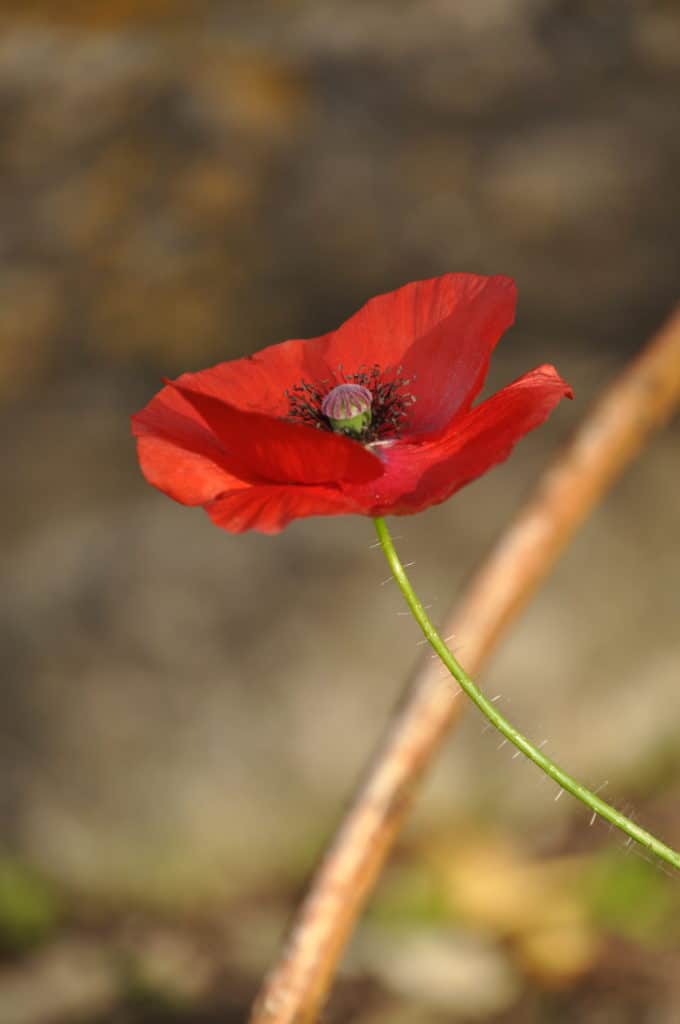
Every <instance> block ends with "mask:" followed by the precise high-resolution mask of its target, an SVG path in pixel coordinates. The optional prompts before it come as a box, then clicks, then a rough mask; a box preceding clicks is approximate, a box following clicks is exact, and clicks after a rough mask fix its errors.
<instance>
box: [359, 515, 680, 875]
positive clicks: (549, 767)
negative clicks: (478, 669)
mask: <svg viewBox="0 0 680 1024" xmlns="http://www.w3.org/2000/svg"><path fill="white" fill-rule="evenodd" d="M375 528H376V531H377V534H378V539H379V541H380V544H381V547H382V549H383V551H384V552H385V557H386V558H387V561H388V562H389V566H390V569H391V570H392V573H393V575H394V578H395V580H396V581H397V583H398V584H399V588H400V590H401V592H402V594H403V595H404V597H405V598H406V603H407V604H408V606H409V608H410V609H411V612H412V614H413V617H414V619H415V620H416V622H417V623H418V625H419V626H420V628H421V629H422V631H423V633H424V634H425V637H426V639H427V641H428V643H429V644H430V646H431V647H432V648H433V649H434V650H435V651H436V653H437V654H438V655H439V657H440V658H441V660H442V661H443V662H444V664H445V665H446V667H447V669H448V670H449V672H450V673H451V675H452V676H453V678H454V679H455V680H456V682H457V683H458V684H459V685H460V688H461V689H462V690H464V691H465V693H466V694H467V695H468V697H469V698H470V700H472V701H473V702H474V703H475V704H476V705H477V707H478V708H479V710H480V711H481V712H482V714H483V715H484V716H485V717H486V718H487V719H488V720H489V722H491V724H492V725H493V726H495V727H496V729H498V731H499V732H500V733H502V735H503V736H505V738H506V739H507V740H509V741H510V743H512V744H514V746H515V747H517V749H518V750H521V752H522V753H523V754H524V755H525V756H526V757H528V758H529V760H530V761H533V762H534V764H536V765H538V767H539V768H541V769H542V771H544V772H545V774H546V775H548V776H549V777H550V778H551V779H553V781H554V782H556V783H557V785H558V786H561V787H562V789H566V790H567V792H568V793H571V794H572V796H575V797H576V799H577V800H580V801H581V802H582V803H584V804H585V805H586V806H587V807H589V808H590V809H591V811H594V812H595V813H596V814H599V815H601V817H603V818H606V820H607V821H610V822H611V823H612V825H616V827H617V828H620V829H621V831H622V832H625V833H626V835H627V836H630V838H631V839H634V840H635V841H636V842H638V843H640V845H641V846H645V847H646V848H647V849H648V850H651V851H652V853H655V854H656V855H657V857H660V858H661V859H662V860H665V861H666V862H667V863H668V864H672V865H673V867H675V868H678V869H679V870H680V853H677V852H676V851H675V850H672V849H671V848H670V847H669V846H666V844H665V843H662V842H661V840H660V839H657V838H656V836H653V835H651V833H649V832H647V831H646V830H645V829H644V828H640V826H639V825H636V824H635V822H634V821H631V820H630V819H629V818H626V816H625V815H623V814H621V812H620V811H617V810H616V808H614V807H611V806H610V805H609V804H607V803H605V801H604V800H601V799H600V797H599V796H597V795H596V794H595V793H592V792H591V791H590V790H589V789H586V787H585V786H582V785H581V783H580V782H577V781H576V779H572V777H571V775H568V774H567V773H566V772H565V771H564V770H563V769H562V768H560V767H559V766H558V765H556V764H555V762H554V761H551V760H550V758H549V757H546V755H545V754H544V753H543V752H542V751H540V750H539V749H538V747H535V746H534V745H533V743H530V741H529V740H528V739H527V738H526V736H523V735H522V733H521V732H518V730H517V729H515V727H514V725H511V724H510V722H508V721H507V719H505V718H504V717H503V715H501V714H500V713H499V711H498V710H497V708H496V706H495V705H494V704H492V703H491V701H490V700H488V699H487V698H486V697H485V696H484V694H483V693H482V692H481V690H480V689H479V688H478V687H477V685H476V684H475V683H474V682H473V681H472V679H470V676H469V675H468V674H467V672H466V671H465V669H464V668H463V667H462V665H460V664H459V662H458V661H457V660H456V658H454V656H453V654H452V653H451V651H450V650H449V648H448V647H447V646H446V644H445V643H444V641H443V640H442V638H441V637H440V635H439V633H438V632H437V630H436V629H435V628H434V626H433V625H432V623H431V621H430V619H429V617H428V615H427V612H426V611H425V609H424V608H423V606H422V604H421V603H420V601H419V600H418V598H417V597H416V595H415V593H414V591H413V588H412V587H411V584H410V582H409V579H408V576H407V575H406V573H405V572H404V568H403V566H402V564H401V562H400V561H399V556H398V555H397V552H396V551H395V549H394V544H393V543H392V538H391V536H390V533H389V530H388V529H387V524H386V523H385V520H384V519H382V518H377V519H376V520H375Z"/></svg>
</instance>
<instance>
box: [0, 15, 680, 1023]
mask: <svg viewBox="0 0 680 1024" xmlns="http://www.w3.org/2000/svg"><path fill="white" fill-rule="evenodd" d="M679 87H680V7H679V6H678V4H677V2H676V0H592V2H589V0H571V2H570V0H502V2H501V0H485V2H483V3H479V2H477V0H456V2H453V0H448V2H447V0H420V2H419V3H418V4H410V3H403V2H396V0H395V2H392V3H387V2H381V0H361V2H345V3H342V2H340V0H290V2H288V3H284V2H282V0H262V2H254V0H248V2H245V0H243V2H238V0H231V2H228V0H194V2H193V3H192V4H191V5H187V4H183V3H181V2H180V0H108V2H105V3H104V2H98V0H60V2H57V3H55V2H54V0H16V2H14V0H3V2H2V5H1V9H0V175H1V180H2V188H1V191H0V225H1V230H0V422H1V424H2V436H3V439H4V443H3V444H2V451H1V455H0V458H1V459H2V461H3V470H2V479H3V482H4V486H3V494H4V500H3V501H2V504H1V505H0V524H1V530H0V545H1V551H0V556H1V565H2V580H3V586H2V591H1V593H0V637H1V640H0V680H1V686H2V718H1V720H0V1020H1V1021H2V1024H76V1022H79V1024H150V1022H152V1021H153V1022H159V1024H165V1022H169V1021H173V1022H181V1024H188V1022H189V1021H191V1022H198V1024H201V1022H206V1024H207V1022H212V1021H215V1022H217V1021H220V1022H230V1021H234V1022H236V1021H240V1020H243V1019H244V1015H245V1012H246V1007H247V1006H248V1004H249V1001H250V999H251V997H252V995H253V994H254V991H255V989H256V987H257V984H258V980H259V979H260V977H261V974H262V972H263V971H264V969H265V967H266V965H267V963H268V962H269V961H270V960H271V958H272V956H273V955H274V952H275V950H276V949H277V943H278V941H279V938H280V935H281V932H282V928H283V926H284V923H285V921H286V919H287V917H288V915H289V914H290V912H291V909H292V907H293V906H294V905H295V902H296V900H297V899H298V897H299V894H300V892H301V889H302V886H303V884H304V879H305V877H306V876H307V874H308V872H309V870H310V868H311V866H312V865H313V863H314V861H315V858H316V856H317V854H318V852H319V850H320V849H321V847H322V844H323V842H324V839H325V837H327V836H328V834H329V832H330V830H331V829H332V827H333V825H334V823H335V822H337V820H338V817H339V815H340V813H341V810H342V807H343V804H344V801H345V800H346V798H347V796H348V794H349V793H350V791H351V789H352V787H353V785H354V783H355V780H356V779H357V777H358V774H359V772H360V770H361V768H362V766H363V765H364V763H365V760H366V758H367V756H368V755H369V753H370V751H371V750H372V748H373V746H374V743H375V741H376V738H377V737H378V735H379V734H380V733H381V731H382V729H383V725H384V722H385V720H386V718H387V716H388V715H389V713H390V711H391V709H392V707H393V706H394V704H395V701H396V700H397V698H398V696H399V694H400V692H401V690H402V688H403V685H404V681H405V671H406V670H407V669H408V668H409V667H410V666H413V665H415V664H416V662H417V659H418V655H419V653H420V650H421V649H420V648H418V647H417V646H416V644H417V640H418V635H417V633H416V631H415V627H412V626H410V625H408V624H407V620H406V619H403V618H397V612H398V611H399V610H400V608H401V605H400V600H399V596H398V594H397V592H396V590H395V589H394V588H393V587H390V586H389V585H387V586H381V585H380V584H381V582H382V581H383V580H384V579H385V577H386V576H387V570H386V568H385V566H384V565H383V564H382V562H381V557H382V556H381V555H380V553H379V552H378V551H376V550H372V549H371V547H370V545H371V544H372V542H373V533H372V528H371V524H370V522H369V521H368V520H363V519H350V518H348V519H344V518H339V519H328V520H321V519H319V520H307V521H301V522H297V523H295V524H293V525H292V526H291V527H290V528H288V529H287V530H286V531H285V532H284V533H283V534H282V535H280V536H279V537H276V538H270V537H263V536H259V535H255V534H253V535H245V536H242V537H232V536H230V535H228V534H226V533H223V532H221V531H219V530H216V529H215V528H214V527H212V526H211V525H210V524H209V522H208V520H207V518H206V517H205V516H204V515H203V514H202V513H201V512H200V511H199V510H188V509H185V508H182V507H180V506H178V505H174V504H173V503H172V502H171V501H169V500H168V499H166V498H164V497H163V496H161V495H160V494H158V493H157V492H155V491H153V490H152V489H151V488H149V487H148V486H147V485H146V484H145V483H144V481H143V480H142V478H141V475H140V474H139V471H138V468H137V464H136V460H135V456H134V447H133V444H132V442H131V440H130V438H129V425H128V417H129V414H130V413H131V412H133V411H135V410H136V409H137V408H139V407H140V406H141V405H143V404H144V403H145V402H146V401H147V400H148V399H149V397H150V396H151V395H152V394H153V392H154V391H155V390H156V389H157V387H158V385H159V380H160V377H161V376H162V375H168V376H173V375H175V374H177V373H179V372H181V371H183V370H189V369H199V368H202V367H204V366H207V365H210V364H211V363H214V362H218V361H220V360H223V359H228V358H233V357H236V356H240V355H243V354H245V353H247V352H250V351H253V350H254V349H256V348H259V347H262V346H263V345H266V344H270V343H272V342H275V341H279V340H282V339H284V338H288V337H306V336H311V335H315V334H319V333H322V332H325V331H327V330H329V329H330V328H332V327H333V326H335V325H337V324H338V323H339V322H341V321H342V320H343V319H344V318H345V317H347V316H348V315H349V314H351V313H352V312H353V311H354V310H355V309H356V308H357V307H358V306H359V305H361V304H362V303H363V302H364V301H365V300H366V299H367V298H368V297H370V296H371V295H373V294H375V293H377V292H380V291H387V290H391V289H393V288H395V287H397V286H399V285H400V284H403V283H404V282H406V281H408V280H411V279H416V278H423V277H428V276H431V275H434V274H439V273H442V272H444V271H448V270H466V271H476V272H482V273H486V272H501V273H506V274H510V275H512V276H514V277H515V278H516V279H517V282H518V285H519V291H520V307H519V315H518V321H517V325H516V326H515V327H514V328H513V330H512V331H511V332H510V333H509V335H508V337H507V338H506V339H505V340H504V341H503V342H502V343H501V345H500V347H499V349H498V354H497V357H496V359H495V363H494V367H493V370H492V374H491V380H490V387H494V388H495V387H497V386H499V385H501V384H503V383H506V382H508V381H509V380H511V379H513V378H514V377H516V376H518V375H519V374H520V373H522V372H524V371H525V370H527V369H529V368H531V367H532V366H534V365H536V364H538V363H540V362H546V361H549V362H554V363H555V364H556V365H557V366H558V368H559V370H560V371H561V372H562V374H563V375H564V376H565V377H566V378H567V379H568V380H570V381H571V382H572V384H573V385H574V387H575V390H576V396H577V397H576V401H575V402H574V403H565V404H564V406H563V407H561V408H559V409H558V410H557V412H556V413H555V414H554V415H553V417H552V420H551V422H550V424H549V425H548V426H547V427H545V428H543V429H542V430H541V431H539V432H538V433H536V434H534V435H531V436H530V437H528V438H527V439H526V440H525V441H524V442H522V444H521V445H520V446H519V448H518V450H517V452H516V453H515V455H514V457H513V458H512V460H511V461H510V462H509V463H506V464H505V465H503V466H502V467H500V468H498V469H496V470H494V472H493V473H491V474H490V475H489V476H487V477H486V478H484V479H483V480H480V481H479V482H477V483H476V484H475V485H474V486H472V487H470V488H469V489H467V490H465V491H464V492H461V494H459V495H458V496H456V497H455V499H454V500H452V501H450V502H449V503H448V504H446V505H444V506H441V507H439V508H436V509H433V510H431V511H429V512H427V513H425V514H424V515H422V516H419V517H416V518H413V519H408V518H406V519H401V520H398V521H394V523H393V525H394V527H395V530H394V532H395V534H396V536H398V537H399V538H400V540H399V545H398V546H399V549H400V553H401V555H402V557H403V558H404V559H405V560H406V561H415V566H414V568H413V570H412V572H413V578H414V581H415V583H416V585H417V587H418V589H419V592H420V594H421V596H422V598H423V600H424V601H426V602H428V603H429V602H431V603H432V606H433V607H432V615H433V616H434V618H435V620H437V619H443V617H444V615H445V614H446V612H447V610H448V609H449V607H450V606H451V604H452V602H453V601H454V600H455V597H456V595H457V594H458V593H460V590H461V587H462V586H463V585H464V582H465V580H466V578H467V577H468V575H469V574H470V572H471V571H472V569H473V567H474V566H475V564H476V563H477V562H478V561H479V560H480V558H481V557H482V556H483V554H484V552H485V551H486V550H487V549H488V548H489V546H490V544H491V543H492V542H493V540H494V539H495V538H496V537H497V536H498V534H499V532H500V531H501V530H502V529H503V527H504V525H505V524H506V523H507V522H508V520H509V518H510V517H511V515H512V514H513V513H514V512H515V510H516V509H517V508H518V506H519V504H520V503H521V501H522V499H523V497H524V496H525V495H526V494H527V492H528V490H529V488H530V486H531V484H532V482H533V481H534V480H535V479H536V477H537V475H538V474H539V472H540V470H541V468H542V467H543V466H544V465H545V464H546V462H547V460H548V459H549V458H550V457H551V455H552V454H553V452H554V451H555V450H556V448H557V447H558V446H559V444H560V443H561V442H562V441H563V440H564V439H565V438H566V437H567V436H568V434H569V432H570V430H571V429H572V427H573V426H574V425H575V424H576V423H577V422H578V421H579V420H580V419H581V417H583V415H584V413H585V411H586V410H587V408H588V404H589V401H590V400H591V398H592V397H593V396H594V395H595V394H596V393H597V392H598V390H599V389H600V388H601V387H602V386H603V385H604V384H605V383H606V382H607V381H608V380H609V379H610V378H611V377H612V376H613V375H614V374H615V373H616V372H617V370H618V369H619V368H620V367H622V366H623V365H624V364H625V362H626V360H627V359H628V358H629V357H630V356H631V354H632V353H633V352H634V351H635V350H636V349H637V348H638V347H639V346H640V345H641V344H642V342H643V341H644V339H645V338H646V337H647V336H648V334H649V333H650V332H651V331H652V330H654V328H655V327H656V326H658V325H659V324H660V323H661V321H662V320H663V319H664V317H665V315H666V314H667V313H668V312H669V310H670V308H671V307H672V305H673V304H674V302H675V301H676V299H677V294H678V273H679V271H680V250H679V247H678V232H677V224H678V215H679V213H680V199H679V191H678V181H679V180H680V132H679V131H678V102H679V99H680V89H679ZM679 441H680V424H679V423H678V422H676V423H675V424H674V425H672V426H671V427H670V428H669V429H668V430H666V431H665V432H664V433H663V434H662V435H661V436H659V437H658V438H656V439H655V440H654V443H653V445H652V446H651V447H650V449H649V450H648V451H647V452H646V453H645V455H644V457H643V459H642V460H640V462H639V463H638V464H637V465H636V466H634V467H633V469H632V470H631V471H630V472H628V473H627V475H626V476H625V478H624V479H622V480H621V481H620V482H619V483H617V485H616V486H615V488H614V490H613V492H612V493H611V494H610V495H609V496H608V497H607V499H606V501H605V502H604V504H603V506H602V507H601V508H600V509H599V510H598V511H597V512H596V514H595V515H594V516H593V518H592V519H591V521H590V522H589V523H588V524H587V526H586V527H585V529H583V531H582V532H581V533H580V535H579V536H578V538H577V539H576V541H575V543H574V544H573V546H572V547H571V549H570V551H569V552H568V554H567V555H566V557H564V558H563V559H562V561H561V563H560V564H559V566H558V568H557V570H556V571H555V573H554V574H553V576H552V577H551V579H550V580H549V581H548V583H547V584H546V585H545V586H544V588H543V589H542V591H541V592H540V594H539V595H538V597H537V598H536V599H535V601H534V602H533V604H532V606H531V608H530V609H529V611H528V612H527V613H526V614H524V616H523V618H522V620H521V622H520V623H519V624H518V625H517V626H516V627H515V628H514V630H513V631H512V636H511V637H510V638H509V639H507V640H506V641H505V642H504V644H503V646H502V650H501V651H500V652H499V654H498V655H497V657H496V658H495V660H494V662H493V664H492V665H491V666H490V667H489V669H488V671H487V672H486V673H485V674H484V678H483V680H482V682H483V685H484V686H485V688H486V690H487V692H488V693H489V694H494V695H495V694H501V695H502V696H501V698H500V701H501V703H500V706H501V707H502V708H503V709H504V710H505V711H506V712H507V713H508V714H509V715H510V717H511V718H512V720H513V721H514V722H515V723H516V724H518V725H520V726H521V727H523V728H524V729H525V730H526V731H527V732H528V733H529V735H531V736H532V737H533V738H534V739H535V740H537V741H542V740H544V739H545V740H547V743H548V746H547V749H548V751H549V752H550V753H551V755H552V756H553V757H554V758H555V759H557V760H558V761H559V762H561V763H563V764H564V765H565V767H567V768H569V769H570V770H571V771H573V773H574V774H576V776H577V777H579V778H580V779H582V780H583V781H584V782H586V783H587V784H589V785H591V786H592V787H594V788H598V787H602V791H603V793H604V795H605V797H606V798H608V799H610V800H611V801H612V802H614V803H616V804H617V805H618V806H620V807H621V808H622V809H623V810H625V811H627V812H628V813H630V814H632V815H633V816H634V817H635V818H636V819H637V820H639V821H641V822H642V823H644V824H645V825H646V826H647V827H649V828H651V829H652V830H658V831H659V832H660V833H661V835H662V836H663V837H664V838H665V839H666V840H667V841H668V842H669V843H671V844H672V845H675V846H678V844H680V810H679V804H678V798H679V797H680V756H679V750H680V746H679V742H678V741H679V739H680V703H679V699H678V692H679V687H678V683H679V682H680V647H679V643H678V613H679V607H680V606H679V597H678V579H679V578H680V545H679V544H678V539H677V538H678V532H677V524H678V507H679V502H680V474H679V473H678V443H679ZM459 640H460V650H461V655H462V656H463V659H464V647H465V638H464V637H461V638H459ZM442 685H448V684H446V683H442ZM498 747H499V742H498V740H497V739H496V737H495V736H493V735H491V734H490V733H489V732H487V731H484V728H483V725H482V723H481V721H480V719H479V717H478V716H477V715H476V713H473V712H472V711H471V712H470V713H469V714H467V715H466V716H465V719H464V721H463V724H462V725H461V727H460V728H459V729H458V730H457V731H456V734H455V735H454V736H452V737H451V740H450V742H449V744H448V746H447V749H446V751H445V752H444V754H443V756H441V757H440V758H439V760H438V763H437V766H436V770H435V771H434V772H433V774H432V776H431V778H430V779H429V780H428V783H427V786H426V787H425V791H424V792H423V793H422V794H421V796H420V798H419V800H418V806H417V811H416V813H415V815H414V817H413V820H412V822H411V825H410V828H409V830H408V832H407V834H406V835H405V836H404V837H403V840H402V841H401V843H400V846H399V849H398V851H397V852H396V854H395V856H394V858H393V859H392V861H391V864H390V867H389V870H388V871H387V873H386V875H385V877H384V879H383V880H382V882H381V884H380V887H379V889H378V892H377V893H376V895H375V897H374V898H373V900H372V901H371V905H370V907H369V910H368V913H367V915H366V918H365V920H364V921H363V923H362V925H361V927H360V929H359V930H358V932H357V934H356V936H355V939H354V941H353V942H352V946H351V949H350V951H349V953H348V956H347V959H346V964H345V967H344V970H343V974H342V977H341V979H340V981H339V983H338V985H337V987H336V990H335V992H334V995H333V997H332V1000H331V1003H330V1006H329V1009H328V1012H327V1016H326V1020H327V1021H328V1022H331V1024H332V1022H335V1021H337V1022H340V1021H348V1020H352V1021H357V1022H359V1024H388V1022H389V1024H400V1022H404V1024H406V1022H409V1024H442V1022H444V1021H461V1022H468V1021H483V1022H495V1024H514V1022H520V1021H521V1022H527V1021H529V1022H541V1024H542V1022H544V1021H545V1022H547V1021H550V1022H555V1021H572V1020H579V1021H585V1022H586V1024H594V1022H598V1024H604V1022H606V1024H619V1022H621V1024H623V1022H629V1021H630V1022H633V1021H635V1022H636V1024H640V1022H647V1024H670V1022H672V1021H677V1020H678V1019H680V979H679V978H678V972H677V958H675V961H674V954H673V949H674V946H675V948H676V950H677V941H678V939H679V938H680V934H679V932H680V926H679V925H678V922H679V921H680V913H679V912H680V890H679V889H678V883H677V879H674V878H670V877H668V875H667V874H666V873H665V871H664V870H663V869H662V868H661V867H660V866H659V865H656V864H650V863H649V862H648V861H647V860H645V859H644V858H643V857H642V856H641V855H640V853H639V851H637V850H634V849H631V848H630V847H628V848H627V847H625V845H624V842H623V839H622V838H621V837H620V836H618V835H615V834H612V833H610V832H609V831H608V830H607V828H606V827H605V826H604V825H602V824H601V823H599V822H597V823H595V824H591V823H590V821H589V816H588V815H587V813H586V812H585V811H584V810H583V809H582V808H581V807H580V806H576V805H575V804H574V802H573V801H571V800H570V798H569V797H566V796H565V797H564V798H563V799H561V800H559V801H558V800H557V795H558V794H557V791H556V789H555V787H554V786H553V785H552V784H551V783H549V782H547V781H546V780H544V779H543V778H542V777H541V776H540V774H539V773H537V772H536V771H535V770H534V769H533V768H532V767H531V766H528V765H526V764H524V763H523V760H522V759H513V757H512V753H511V752H509V749H508V748H507V747H506V748H503V749H498Z"/></svg>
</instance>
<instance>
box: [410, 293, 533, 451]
mask: <svg viewBox="0 0 680 1024" xmlns="http://www.w3.org/2000/svg"><path fill="white" fill-rule="evenodd" d="M449 276H450V277H453V278H455V280H454V281H453V282H451V299H452V300H453V295H454V293H455V304H454V305H453V308H452V309H451V311H450V313H449V314H448V316H446V317H445V318H444V319H443V320H441V321H440V322H439V323H438V324H436V325H435V326H434V327H433V328H432V329H431V330H429V331H428V332H427V334H425V335H423V336H422V337H420V338H418V339H417V340H415V341H414V342H413V344H412V345H411V347H410V348H409V350H408V352H406V354H405V355H404V358H403V359H402V366H403V376H404V377H406V378H408V379H410V381H411V383H409V385H408V390H409V391H410V392H411V393H412V394H413V395H414V396H415V399H416V401H415V403H414V405H413V406H412V408H411V410H410V412H409V424H408V433H409V435H410V437H411V438H412V437H413V435H421V436H422V435H425V434H429V433H433V432H435V431H437V430H440V429H442V428H443V427H444V426H445V425H446V424H447V423H448V421H449V420H450V419H451V418H452V417H453V416H454V415H456V414H457V413H458V412H461V411H464V410H466V409H469V408H470V406H471V405H472V402H473V401H474V399H475V398H476V397H477V395H478V394H479V391H480V390H481V388H482V385H483V384H484V380H485V378H486V375H487V373H488V369H489V360H490V358H491V355H492V353H493V350H494V348H495V347H496V344H497V342H498V341H499V339H500V338H501V336H502V335H503V333H504V332H505V331H506V330H507V328H508V327H510V326H511V324H512V323H513V321H514V318H515V306H516V303H517V289H516V287H515V282H514V281H513V280H512V278H510V277H503V276H502V275H500V274H498V275H496V276H494V277H479V276H477V275H475V274H456V275H449Z"/></svg>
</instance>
